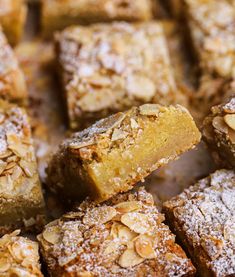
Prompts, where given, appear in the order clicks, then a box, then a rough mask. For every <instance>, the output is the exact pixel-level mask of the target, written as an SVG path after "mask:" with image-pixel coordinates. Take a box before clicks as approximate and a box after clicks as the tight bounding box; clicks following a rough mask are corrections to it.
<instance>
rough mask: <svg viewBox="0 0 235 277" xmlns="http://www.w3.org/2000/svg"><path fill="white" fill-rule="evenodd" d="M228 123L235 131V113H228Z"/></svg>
mask: <svg viewBox="0 0 235 277" xmlns="http://www.w3.org/2000/svg"><path fill="white" fill-rule="evenodd" d="M224 121H225V122H226V124H227V125H228V126H229V127H230V128H232V129H233V130H234V131H235V114H226V115H225V116H224Z"/></svg>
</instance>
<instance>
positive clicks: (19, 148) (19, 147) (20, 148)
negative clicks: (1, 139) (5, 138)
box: [9, 144, 29, 158]
mask: <svg viewBox="0 0 235 277" xmlns="http://www.w3.org/2000/svg"><path fill="white" fill-rule="evenodd" d="M9 149H10V150H11V151H12V152H13V153H14V154H15V155H17V156H18V157H20V158H23V157H25V156H26V155H27V153H28V152H29V148H28V146H27V145H25V144H11V145H9Z"/></svg>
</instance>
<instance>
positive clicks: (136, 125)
mask: <svg viewBox="0 0 235 277" xmlns="http://www.w3.org/2000/svg"><path fill="white" fill-rule="evenodd" d="M131 128H132V129H137V128H139V125H138V123H137V122H136V121H135V119H134V118H131Z"/></svg>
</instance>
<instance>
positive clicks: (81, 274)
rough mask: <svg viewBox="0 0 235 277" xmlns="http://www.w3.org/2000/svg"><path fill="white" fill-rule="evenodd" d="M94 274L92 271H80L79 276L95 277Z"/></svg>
mask: <svg viewBox="0 0 235 277" xmlns="http://www.w3.org/2000/svg"><path fill="white" fill-rule="evenodd" d="M93 276H94V275H93V274H91V273H90V272H88V271H83V272H80V273H79V277H93Z"/></svg>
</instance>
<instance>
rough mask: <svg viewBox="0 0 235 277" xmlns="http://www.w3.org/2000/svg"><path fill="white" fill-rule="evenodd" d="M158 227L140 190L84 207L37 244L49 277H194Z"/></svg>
mask: <svg viewBox="0 0 235 277" xmlns="http://www.w3.org/2000/svg"><path fill="white" fill-rule="evenodd" d="M163 221H164V215H162V214H160V213H159V212H158V211H157V208H156V207H155V205H154V202H153V198H152V196H151V194H149V193H147V192H146V191H145V190H144V189H139V190H138V191H137V192H133V193H132V192H128V193H125V194H119V195H117V196H115V197H114V198H113V199H110V200H109V201H107V202H105V203H104V204H102V205H95V204H94V202H91V201H85V202H83V203H82V204H81V205H80V206H79V207H78V208H77V210H76V211H74V212H70V213H68V214H65V215H64V216H63V217H62V218H60V219H59V220H56V221H53V222H51V223H49V224H48V225H47V226H46V227H45V229H44V231H43V233H42V234H41V235H39V236H38V240H39V242H40V246H41V252H42V256H43V258H44V260H45V263H46V265H47V267H48V271H49V273H50V276H52V277H54V276H56V277H60V276H68V277H69V276H71V277H72V276H78V275H79V276H110V277H114V276H115V277H118V276H133V277H137V276H156V273H157V276H194V273H195V269H194V267H193V265H192V263H191V261H190V260H189V259H188V258H187V257H186V255H185V253H184V251H183V250H182V249H181V247H180V246H179V245H177V244H176V243H175V237H174V235H173V234H172V233H171V232H170V230H169V228H168V227H167V226H166V225H165V224H163V223H162V222H163ZM78 272H79V274H78ZM77 274H78V275H77Z"/></svg>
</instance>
